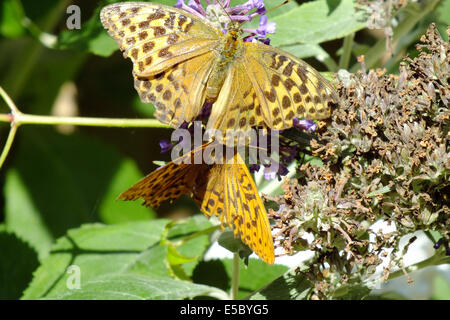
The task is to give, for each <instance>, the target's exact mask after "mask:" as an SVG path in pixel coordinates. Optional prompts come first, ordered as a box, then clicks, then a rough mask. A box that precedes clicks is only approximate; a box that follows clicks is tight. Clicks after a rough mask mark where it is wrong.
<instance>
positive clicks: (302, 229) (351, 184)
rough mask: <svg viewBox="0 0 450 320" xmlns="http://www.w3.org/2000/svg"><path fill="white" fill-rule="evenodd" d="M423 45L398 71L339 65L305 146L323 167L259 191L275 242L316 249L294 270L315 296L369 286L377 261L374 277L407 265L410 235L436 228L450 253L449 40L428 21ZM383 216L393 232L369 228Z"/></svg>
mask: <svg viewBox="0 0 450 320" xmlns="http://www.w3.org/2000/svg"><path fill="white" fill-rule="evenodd" d="M447 33H449V34H450V28H448V29H447ZM421 42H422V44H421V45H417V49H418V50H419V52H420V54H419V55H418V57H416V58H414V59H409V58H405V59H404V62H402V63H401V65H400V73H399V75H391V74H385V72H384V71H383V70H370V71H369V72H368V73H367V72H366V71H365V70H364V63H363V61H361V62H362V65H363V68H362V69H363V70H362V71H359V72H358V73H357V74H349V73H348V72H346V71H341V72H340V73H339V74H338V84H337V86H338V92H339V96H340V101H341V102H340V106H339V108H337V109H336V110H334V112H333V114H332V118H331V122H330V124H329V125H328V126H327V127H326V128H325V129H324V130H322V132H319V134H318V137H317V140H313V141H312V143H311V150H312V152H313V154H314V155H315V156H317V157H320V159H321V160H322V165H321V166H314V165H311V164H310V163H306V164H303V165H302V166H301V167H300V168H299V170H298V177H296V178H295V179H290V180H287V179H286V180H285V183H284V186H283V188H284V194H283V195H281V196H276V197H269V196H266V197H265V198H266V199H267V200H272V201H276V202H277V204H278V205H279V209H278V211H274V210H270V214H269V215H270V216H271V218H272V219H274V220H275V225H274V232H275V234H277V236H276V245H277V246H278V247H281V248H283V249H284V251H285V252H287V253H288V254H294V253H296V252H299V251H303V250H312V251H314V253H315V255H314V258H313V259H312V260H311V261H310V263H308V268H307V269H303V270H299V272H301V274H302V276H306V277H308V279H309V280H310V281H312V283H313V284H314V289H313V293H312V298H327V299H329V298H333V297H338V296H339V292H342V288H343V287H346V286H347V287H348V286H353V285H357V286H359V285H367V286H368V285H369V283H368V281H369V279H371V280H370V281H373V277H374V273H375V269H376V268H377V266H379V265H380V264H381V263H382V261H383V259H386V260H387V261H388V263H387V265H386V266H385V267H384V272H382V273H381V274H380V275H379V276H378V278H377V279H375V280H376V281H378V280H386V279H387V278H388V276H389V274H390V271H391V270H392V269H393V268H396V267H400V268H402V267H403V264H402V256H403V254H404V251H405V248H401V247H400V246H399V241H400V239H401V238H402V237H404V236H409V239H410V242H412V241H414V239H415V237H412V235H411V233H413V232H415V231H419V230H422V231H438V232H439V233H440V234H441V235H442V239H441V240H440V243H441V244H442V243H444V244H445V246H446V248H444V247H445V246H444V245H443V246H441V248H440V249H439V250H443V251H442V252H444V254H445V250H446V249H447V254H448V255H450V250H449V249H448V240H449V238H450V210H449V203H450V199H449V198H450V184H449V177H450V146H449V138H450V133H449V128H450V120H449V118H450V110H449V103H450V85H449V82H450V77H449V75H450V46H449V43H448V42H444V41H443V40H442V38H441V37H440V35H439V33H438V32H437V30H436V28H435V26H434V25H431V26H430V28H429V29H428V31H427V34H426V36H423V37H422V38H421ZM379 220H384V221H386V222H387V223H388V224H390V225H393V226H395V231H394V232H391V233H383V232H382V231H381V230H373V229H372V228H371V226H372V225H373V224H374V223H375V222H376V221H379ZM311 238H313V240H311ZM435 247H437V246H435ZM344 291H345V290H344Z"/></svg>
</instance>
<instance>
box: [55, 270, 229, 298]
mask: <svg viewBox="0 0 450 320" xmlns="http://www.w3.org/2000/svg"><path fill="white" fill-rule="evenodd" d="M224 295H225V293H224V292H222V291H221V290H219V289H216V288H213V287H209V286H205V285H198V284H194V283H191V282H187V281H179V280H172V279H155V278H149V277H144V276H138V275H133V274H123V275H109V276H105V277H102V278H100V279H98V280H92V281H88V282H87V283H86V284H85V285H83V287H82V288H81V289H80V290H73V291H69V292H65V293H61V294H58V295H55V296H49V297H48V299H62V300H98V299H102V300H176V299H191V298H195V297H197V296H224Z"/></svg>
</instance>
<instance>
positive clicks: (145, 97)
mask: <svg viewBox="0 0 450 320" xmlns="http://www.w3.org/2000/svg"><path fill="white" fill-rule="evenodd" d="M214 61H215V60H214V57H213V53H212V52H209V53H205V54H203V55H200V56H197V57H194V58H192V59H190V60H187V61H184V62H181V63H179V64H177V65H175V66H172V67H171V68H169V69H168V70H166V71H163V72H161V73H160V74H158V75H157V76H153V77H138V76H137V75H136V74H134V87H135V88H136V91H137V92H138V93H139V96H140V98H141V101H142V102H144V103H148V102H152V103H153V104H154V105H155V107H156V110H155V113H154V116H155V118H157V119H158V120H160V121H161V122H163V123H170V124H171V125H172V126H174V127H176V128H177V127H178V126H179V125H181V124H182V123H183V122H184V121H186V122H190V121H191V120H192V119H194V118H195V117H196V116H197V115H198V114H199V113H200V111H201V108H202V106H203V104H204V102H205V90H204V88H205V82H203V81H202V80H201V79H208V77H209V74H210V73H211V70H212V65H213V63H214Z"/></svg>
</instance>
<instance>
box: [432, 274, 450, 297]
mask: <svg viewBox="0 0 450 320" xmlns="http://www.w3.org/2000/svg"><path fill="white" fill-rule="evenodd" d="M433 287H434V292H433V299H435V300H449V299H450V284H449V283H448V280H447V279H446V278H445V277H444V276H442V275H440V274H437V275H436V276H435V277H434V279H433Z"/></svg>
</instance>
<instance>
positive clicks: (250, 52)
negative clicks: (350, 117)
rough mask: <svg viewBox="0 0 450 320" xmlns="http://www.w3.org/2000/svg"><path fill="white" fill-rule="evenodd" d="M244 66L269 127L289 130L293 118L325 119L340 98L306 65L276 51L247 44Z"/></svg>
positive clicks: (271, 48) (282, 52) (268, 47)
mask: <svg viewBox="0 0 450 320" xmlns="http://www.w3.org/2000/svg"><path fill="white" fill-rule="evenodd" d="M244 47H245V51H244V54H243V59H242V60H241V61H240V62H239V63H242V64H243V65H244V67H245V69H246V74H247V76H248V78H249V80H250V81H251V83H252V85H253V88H254V89H255V93H256V96H257V97H258V101H259V103H260V105H261V114H262V115H263V117H264V121H265V123H266V124H267V126H268V127H270V128H272V129H278V130H281V129H287V128H290V127H292V119H293V118H294V117H304V118H305V119H326V118H328V117H329V116H330V114H331V109H332V106H333V105H335V104H337V103H338V98H337V95H336V93H335V91H334V89H333V87H332V85H331V84H330V82H329V81H328V80H326V79H325V78H324V77H322V76H321V75H320V74H319V72H317V71H316V70H315V69H314V68H312V67H311V66H309V65H308V64H307V63H306V62H304V61H302V60H300V59H298V58H297V57H295V56H293V55H291V54H289V53H287V52H285V51H283V50H280V49H278V48H275V47H271V46H267V45H264V44H261V43H250V42H246V43H244Z"/></svg>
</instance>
